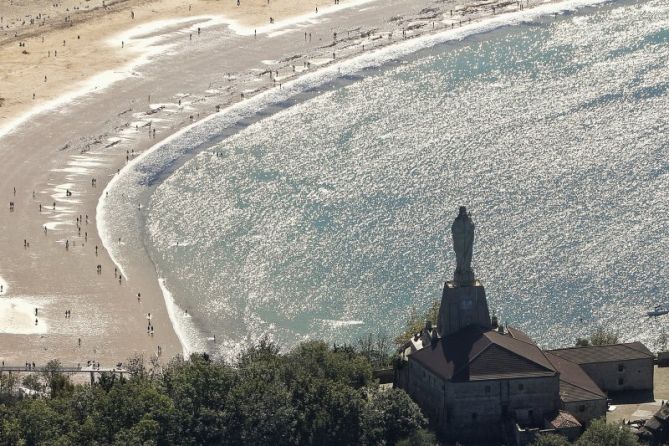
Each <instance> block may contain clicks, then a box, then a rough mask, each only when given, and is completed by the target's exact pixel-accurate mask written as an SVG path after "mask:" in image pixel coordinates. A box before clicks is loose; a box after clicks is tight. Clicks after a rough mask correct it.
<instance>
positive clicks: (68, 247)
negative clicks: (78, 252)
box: [65, 240, 70, 251]
mask: <svg viewBox="0 0 669 446" xmlns="http://www.w3.org/2000/svg"><path fill="white" fill-rule="evenodd" d="M69 249H70V241H69V240H65V250H66V251H69Z"/></svg>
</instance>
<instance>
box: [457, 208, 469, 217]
mask: <svg viewBox="0 0 669 446" xmlns="http://www.w3.org/2000/svg"><path fill="white" fill-rule="evenodd" d="M465 215H467V208H466V207H465V206H460V213H459V214H458V217H464V216H465Z"/></svg>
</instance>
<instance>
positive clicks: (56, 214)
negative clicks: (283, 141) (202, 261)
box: [0, 0, 543, 366]
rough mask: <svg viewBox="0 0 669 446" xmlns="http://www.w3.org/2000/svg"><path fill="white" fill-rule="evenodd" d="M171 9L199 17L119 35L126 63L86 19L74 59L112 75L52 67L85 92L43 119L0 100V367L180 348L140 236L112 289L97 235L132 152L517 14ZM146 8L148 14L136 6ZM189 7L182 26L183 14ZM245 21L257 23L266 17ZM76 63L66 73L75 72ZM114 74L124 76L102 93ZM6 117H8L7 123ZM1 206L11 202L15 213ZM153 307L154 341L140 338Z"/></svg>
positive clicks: (382, 4) (391, 5)
mask: <svg viewBox="0 0 669 446" xmlns="http://www.w3.org/2000/svg"><path fill="white" fill-rule="evenodd" d="M170 1H171V0H168V1H166V2H164V3H165V4H167V3H170ZM272 1H276V0H272ZM162 3H163V2H161V4H162ZM245 3H246V2H245ZM245 3H243V4H242V5H241V7H243V6H244V4H245ZM542 3H543V2H542ZM173 4H175V5H177V6H175V7H176V8H177V9H178V10H179V11H185V12H193V13H197V15H196V16H195V18H191V19H188V20H180V21H179V20H174V19H175V16H173V15H172V16H170V15H168V16H161V17H162V18H163V19H165V18H167V17H169V18H170V19H171V20H173V21H171V22H164V23H163V24H162V26H155V25H147V28H145V29H143V30H142V32H140V33H135V35H134V37H130V38H129V39H128V42H127V44H128V46H129V47H130V48H133V46H135V48H137V52H136V53H135V54H134V55H133V57H128V58H126V56H125V55H123V54H122V51H123V50H125V49H126V48H123V49H121V48H118V47H117V48H115V49H112V50H109V51H111V53H110V54H113V56H110V57H109V58H108V57H106V56H102V55H104V54H107V53H105V52H104V51H105V50H103V49H99V50H98V48H102V47H104V46H105V45H106V43H105V42H106V41H107V40H108V37H107V36H115V35H120V33H125V34H124V35H125V36H131V33H129V32H128V30H129V28H128V24H127V23H126V24H124V25H122V26H121V25H119V26H118V27H115V26H113V25H109V26H108V27H107V26H105V25H100V24H95V26H102V28H103V29H104V30H105V31H104V32H102V31H100V32H101V34H100V35H101V36H104V37H99V40H98V41H97V42H98V43H97V44H96V45H95V46H94V48H95V50H93V49H92V48H93V47H91V48H88V49H86V50H85V51H83V50H82V53H81V54H80V55H79V56H77V57H80V59H77V60H79V62H77V63H80V64H84V65H86V64H87V62H86V61H87V60H89V59H90V58H91V57H94V55H92V54H93V53H95V54H98V51H99V54H98V55H100V57H101V59H104V60H103V61H102V62H101V63H102V65H99V66H98V65H96V63H95V62H93V61H91V63H90V66H91V67H92V68H91V71H90V73H89V72H88V71H85V70H83V69H82V70H83V71H82V72H86V73H88V74H86V75H84V77H90V75H92V74H93V73H96V72H98V71H99V70H102V69H110V70H111V72H110V75H108V76H101V77H99V78H95V79H93V81H90V80H88V81H87V83H85V84H77V83H76V82H75V80H76V76H77V75H76V74H75V75H73V76H67V75H65V74H62V73H60V72H61V71H67V70H68V68H67V67H66V68H62V67H58V68H54V70H55V71H56V72H58V73H59V74H55V75H54V74H50V75H49V79H48V80H47V83H50V82H51V80H50V79H51V78H52V76H62V79H61V80H60V81H59V82H61V81H62V83H63V84H62V85H64V86H65V85H67V86H68V87H67V88H66V87H63V88H62V89H61V88H59V89H56V93H53V94H52V96H53V97H55V96H57V95H58V94H64V93H65V91H67V90H68V88H69V89H71V90H72V91H76V90H77V89H84V90H86V91H88V93H87V94H71V95H69V96H67V97H66V98H65V99H63V100H61V101H60V102H58V103H52V104H51V105H49V104H48V101H47V100H46V99H45V100H44V102H41V103H40V105H39V107H42V111H41V112H39V113H37V112H36V111H37V109H36V108H35V107H34V106H33V104H32V103H25V102H26V100H25V98H24V99H22V100H21V101H18V102H16V103H9V100H6V102H5V104H7V105H5V106H3V107H0V113H2V115H3V118H2V121H0V128H2V126H4V133H2V132H0V155H1V158H0V159H2V163H0V227H2V228H3V231H0V248H1V249H2V252H3V256H2V258H0V277H1V278H2V280H0V284H2V283H3V281H4V286H3V290H2V294H1V295H0V301H1V302H2V307H0V308H2V309H4V310H6V311H7V312H10V313H11V314H9V313H7V314H5V315H3V317H2V318H0V359H2V360H4V361H5V363H7V364H18V365H20V364H23V363H25V362H26V361H29V362H33V361H34V362H36V363H38V364H42V363H44V362H46V361H48V360H50V359H53V358H57V359H60V360H61V361H63V362H64V363H66V364H85V363H86V361H87V360H94V361H99V362H101V363H102V364H103V366H105V365H106V366H109V365H114V364H116V363H117V362H120V361H124V360H125V359H126V358H128V357H129V356H131V355H133V354H143V355H144V357H145V358H147V359H148V358H149V357H151V356H155V355H156V352H157V347H158V346H161V347H162V357H164V358H169V357H172V356H174V355H175V354H178V353H182V347H181V345H180V342H179V339H178V338H177V336H176V334H175V332H174V329H173V327H172V325H171V323H170V319H169V317H168V313H167V309H166V306H165V302H164V299H163V296H162V293H161V289H160V287H159V284H158V280H157V279H158V278H157V277H156V272H155V269H154V267H153V265H152V264H151V262H150V260H149V259H148V258H147V257H146V255H145V254H143V246H140V245H139V244H137V242H136V241H135V240H136V239H137V237H136V236H133V234H128V237H125V236H122V237H121V239H120V240H116V239H115V240H114V243H118V244H119V247H120V248H121V250H122V251H126V252H129V253H130V255H128V256H127V260H126V261H124V263H123V268H124V270H125V271H127V272H128V276H129V277H127V278H125V277H124V278H123V279H121V281H120V283H119V279H118V272H117V274H115V272H114V269H115V267H116V266H115V265H114V263H113V262H112V260H111V259H110V257H109V255H108V254H107V252H106V250H105V248H104V247H103V246H102V243H101V240H100V237H99V234H98V233H97V229H96V223H97V222H96V213H95V211H96V205H97V203H98V200H99V198H100V195H101V193H102V191H103V190H104V188H105V186H106V184H107V183H108V182H109V180H110V179H111V178H113V176H114V175H116V173H117V172H118V171H119V170H120V169H122V168H123V167H124V166H125V165H126V163H127V162H128V161H129V160H131V159H132V158H133V157H134V156H136V155H137V154H140V153H142V152H143V151H145V150H147V149H149V148H150V147H152V146H153V145H155V144H157V143H159V142H160V141H161V140H162V139H164V138H166V137H168V136H169V135H171V134H173V133H174V132H176V131H179V130H180V129H182V128H184V127H185V126H188V125H191V124H193V123H195V122H197V121H198V120H200V119H202V118H204V117H205V116H207V115H209V114H211V113H215V112H216V110H217V108H224V107H226V106H227V105H230V104H233V103H235V102H237V101H240V100H244V99H243V98H242V96H244V97H246V98H248V97H250V96H252V95H254V94H257V93H258V92H261V91H263V90H265V89H268V88H277V86H278V85H279V84H281V83H282V82H285V80H287V79H291V78H293V77H295V76H299V75H300V73H302V72H304V71H309V70H314V69H316V68H317V67H318V66H320V65H323V64H328V63H332V62H334V61H338V60H341V59H343V58H348V57H353V56H355V55H357V54H360V53H361V52H363V51H370V50H373V49H374V48H379V47H382V46H385V45H389V44H392V43H393V42H397V41H400V40H403V39H409V38H411V37H414V36H417V35H420V34H424V33H431V32H437V31H440V30H443V29H448V28H451V27H456V26H461V23H462V24H463V25H465V24H466V23H468V21H469V19H472V20H474V21H476V20H479V19H481V18H483V17H485V16H488V15H490V14H492V12H493V11H492V7H493V6H496V11H495V12H496V13H497V14H499V13H503V12H512V11H516V10H518V9H519V4H517V3H510V4H506V6H505V7H503V8H502V7H501V6H500V5H499V2H492V3H491V2H484V3H470V4H466V5H463V4H461V3H460V2H459V0H458V3H456V2H455V1H451V2H449V1H446V2H442V1H437V2H435V1H429V0H417V1H415V0H414V1H408V0H374V1H371V2H368V3H364V4H357V5H356V4H352V5H349V7H345V6H346V5H345V2H344V1H342V3H341V4H340V5H331V6H329V7H328V8H327V11H324V10H323V8H321V11H319V12H318V13H316V12H315V11H313V12H311V11H310V10H311V7H312V6H313V3H311V2H310V3H305V2H300V1H296V2H294V5H299V7H296V8H295V9H292V10H291V11H292V13H293V15H295V16H299V14H300V12H304V11H306V10H307V8H308V10H309V12H306V14H307V16H305V17H300V18H299V20H298V19H295V20H292V21H291V20H290V19H286V20H284V21H283V22H279V23H275V24H274V25H271V26H263V27H259V28H258V34H257V35H255V34H254V33H250V32H249V28H243V27H240V26H238V25H237V26H232V27H230V26H229V25H226V24H225V23H224V22H227V23H229V22H230V17H225V18H224V19H222V18H221V17H220V15H215V16H212V15H208V14H204V13H203V11H193V9H195V5H196V4H210V5H214V6H216V5H218V4H219V2H199V3H196V2H192V4H193V6H192V8H191V11H188V6H187V5H188V3H179V2H176V1H175V2H173ZM220 4H227V3H224V2H220ZM534 4H535V5H536V4H537V3H536V2H535V3H534ZM151 5H154V6H155V4H153V3H152V4H146V5H145V7H147V8H152V6H151ZM529 5H530V6H532V3H530V4H529ZM228 6H229V7H230V4H228ZM233 6H234V4H233ZM137 8H139V7H137ZM179 8H181V9H179ZM259 8H260V7H259ZM133 10H134V11H137V10H139V9H137V10H135V9H133ZM451 11H453V15H451ZM127 12H128V10H127V9H125V10H121V11H119V12H116V13H112V14H121V15H124V16H125V17H126V18H125V19H124V20H125V21H126V22H127V21H128V20H127ZM185 12H184V13H183V15H182V16H180V19H183V17H184V16H186V17H190V16H188V15H187V14H185ZM137 14H138V13H137V12H136V16H135V17H136V18H135V20H138V18H137ZM177 16H178V15H177ZM254 17H256V20H258V21H259V22H262V21H264V20H265V18H264V15H263V16H262V17H261V15H260V14H256V15H255V16H254ZM130 20H132V19H130ZM147 23H148V22H147ZM247 23H251V24H252V23H253V21H252V20H250V19H249V21H248V22H247ZM136 25H137V23H130V26H136ZM81 26H94V24H93V23H90V22H88V23H84V24H82V25H81ZM197 28H201V33H199V34H198V33H197ZM65 31H68V29H55V30H53V31H51V32H53V33H55V34H54V36H58V37H57V38H56V37H53V38H54V39H56V41H57V40H58V39H60V35H59V34H58V33H61V32H65ZM334 33H337V36H336V37H335V36H334ZM84 35H86V34H84ZM84 35H82V39H83V38H84ZM48 38H50V37H47V38H46V39H45V41H46V40H47V39H48ZM70 38H71V37H70ZM37 39H40V41H41V37H37ZM77 40H81V39H77ZM14 43H16V42H14ZM30 45H32V43H31V44H29V46H27V48H31V46H30ZM124 46H125V45H124ZM3 50H4V48H3ZM119 54H121V55H119ZM140 55H144V60H143V61H142V64H139V63H135V64H134V65H132V61H133V60H135V59H136V58H137V57H139V56H140ZM333 56H334V57H333ZM0 57H1V55H0ZM42 57H44V56H43V55H42ZM58 57H61V56H60V53H59V55H58ZM72 57H73V60H74V55H73V56H72ZM64 59H65V57H64ZM42 60H43V59H42ZM72 63H73V64H74V62H72ZM124 64H126V67H125V68H124ZM129 64H130V65H129ZM14 65H15V66H17V67H20V66H22V64H20V63H14ZM14 65H13V66H14ZM3 67H4V62H3ZM30 67H32V68H30ZM105 67H108V68H105ZM38 68H43V64H42V62H41V61H37V62H35V63H34V64H33V65H30V64H27V65H26V71H24V72H21V73H18V74H12V75H13V76H16V79H24V80H25V82H24V83H25V84H26V85H32V84H31V81H30V79H32V78H31V76H32V77H33V78H36V79H37V83H39V82H42V83H44V82H43V74H42V72H43V70H38ZM80 68H81V67H80V66H77V68H76V69H74V68H71V70H72V71H73V72H75V73H79V71H80ZM3 72H4V70H3ZM114 74H116V75H117V76H116V78H117V79H119V80H116V81H115V82H114V83H112V84H111V85H109V82H110V79H114V78H115V77H114ZM29 78H30V79H29ZM5 82H6V78H2V79H0V91H15V90H13V89H9V90H5V88H6V85H7V84H6V83H5ZM32 82H33V83H34V82H35V81H34V80H33V81H32ZM17 88H18V87H17ZM84 90H82V91H84ZM17 91H18V90H17ZM1 95H2V94H0V96H1ZM45 97H46V95H45ZM30 100H31V101H32V99H30ZM12 107H15V108H12ZM7 110H13V111H12V112H11V113H10V114H9V116H7V115H5V112H6V111H7ZM31 110H32V111H33V112H35V113H34V114H32V115H29V116H28V115H26V116H27V117H26V119H23V120H22V121H21V123H20V124H18V125H15V126H11V127H9V123H10V122H11V121H13V120H16V119H17V117H18V116H20V114H21V111H31ZM154 131H155V135H154ZM93 178H95V179H96V180H97V181H96V184H95V185H92V182H91V180H92V179H93ZM14 188H15V189H16V192H15V193H14ZM68 190H69V191H70V192H71V196H68V194H67V191H68ZM10 202H14V210H13V211H10V205H9V203H10ZM54 202H55V203H56V205H55V209H54V206H53V203H54ZM40 204H41V205H42V209H41V211H40V209H39V205H40ZM128 206H135V204H134V203H128ZM138 212H141V210H138ZM79 216H81V220H80V221H79V223H78V222H77V220H76V219H77V217H79ZM86 216H87V217H88V218H87V219H86ZM112 223H113V222H112ZM45 225H46V227H47V231H46V233H45V231H44V227H45ZM122 230H123V228H121V231H122ZM24 240H25V244H24ZM28 244H29V246H27V245H28ZM66 244H67V248H66ZM96 246H97V248H98V253H97V255H96V250H95V248H96ZM97 265H100V266H101V274H98V273H97ZM137 293H141V300H138V299H137ZM34 308H38V315H37V323H36V324H35V321H34V320H33V319H34V317H33V315H32V314H31V310H33V309H34ZM66 310H71V312H72V315H71V317H70V318H66V317H65V311H66ZM148 313H151V320H150V321H151V322H150V325H152V326H153V328H154V334H153V335H150V334H147V325H148V319H147V314H148ZM79 339H81V345H79Z"/></svg>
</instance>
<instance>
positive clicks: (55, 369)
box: [41, 359, 74, 398]
mask: <svg viewBox="0 0 669 446" xmlns="http://www.w3.org/2000/svg"><path fill="white" fill-rule="evenodd" d="M41 373H42V379H43V380H44V383H45V384H46V387H47V389H48V390H49V392H51V397H52V398H55V397H57V396H59V395H61V394H63V393H66V392H71V391H72V389H73V388H74V386H72V383H71V382H70V378H69V377H68V376H67V375H65V374H64V373H63V372H62V366H61V364H60V361H58V360H57V359H52V360H51V361H49V362H47V363H46V365H45V366H44V369H43V370H42V372H41Z"/></svg>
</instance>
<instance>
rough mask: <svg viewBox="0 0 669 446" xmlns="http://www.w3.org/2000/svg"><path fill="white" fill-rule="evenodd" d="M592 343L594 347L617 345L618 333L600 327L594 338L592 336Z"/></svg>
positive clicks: (593, 335)
mask: <svg viewBox="0 0 669 446" xmlns="http://www.w3.org/2000/svg"><path fill="white" fill-rule="evenodd" d="M590 343H591V344H592V345H611V344H617V343H618V333H617V332H615V331H612V330H605V329H604V328H603V327H598V328H597V330H595V332H594V333H593V334H592V336H590Z"/></svg>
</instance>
